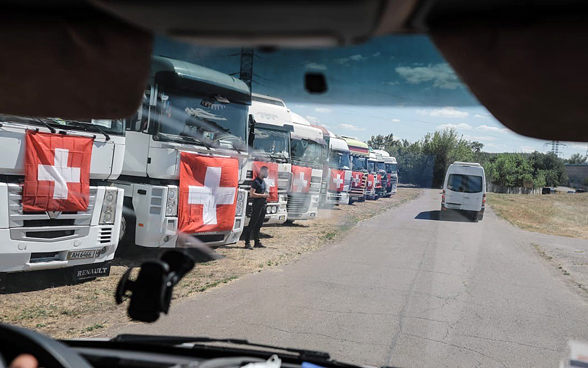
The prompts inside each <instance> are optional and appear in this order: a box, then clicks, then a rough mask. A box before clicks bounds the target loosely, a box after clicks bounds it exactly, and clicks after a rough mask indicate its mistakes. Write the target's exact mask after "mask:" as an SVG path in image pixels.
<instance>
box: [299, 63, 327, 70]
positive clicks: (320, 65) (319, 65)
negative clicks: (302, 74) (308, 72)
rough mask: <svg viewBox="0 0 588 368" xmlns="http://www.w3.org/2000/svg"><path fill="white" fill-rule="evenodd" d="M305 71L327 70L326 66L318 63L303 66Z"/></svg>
mask: <svg viewBox="0 0 588 368" xmlns="http://www.w3.org/2000/svg"><path fill="white" fill-rule="evenodd" d="M304 67H305V68H306V69H315V70H327V66H326V65H324V64H319V63H306V64H304Z"/></svg>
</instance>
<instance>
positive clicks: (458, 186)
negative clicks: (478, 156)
mask: <svg viewBox="0 0 588 368" xmlns="http://www.w3.org/2000/svg"><path fill="white" fill-rule="evenodd" d="M447 189H449V190H451V191H454V192H464V193H480V192H481V191H482V177H481V176H477V175H463V174H449V179H448V180H447Z"/></svg>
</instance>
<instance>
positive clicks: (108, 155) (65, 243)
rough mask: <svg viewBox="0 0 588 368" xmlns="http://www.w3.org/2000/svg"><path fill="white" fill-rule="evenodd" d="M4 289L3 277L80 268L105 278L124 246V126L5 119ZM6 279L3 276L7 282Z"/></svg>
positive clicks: (84, 274) (82, 274)
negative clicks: (117, 183) (120, 184)
mask: <svg viewBox="0 0 588 368" xmlns="http://www.w3.org/2000/svg"><path fill="white" fill-rule="evenodd" d="M0 123H1V126H2V129H1V130H0V144H1V145H2V147H3V154H2V156H0V168H1V169H2V177H1V180H0V207H1V208H3V209H4V212H3V215H2V216H0V237H1V240H0V287H1V286H2V280H4V279H5V277H3V274H5V273H14V272H20V271H33V270H41V269H57V268H65V267H74V269H73V270H72V276H73V279H74V280H80V279H85V278H93V277H96V276H106V275H108V273H109V270H110V264H109V261H110V260H112V259H113V257H114V253H115V251H116V247H117V244H118V239H119V230H120V219H121V214H122V203H123V202H122V200H123V193H122V191H121V190H119V189H118V188H116V187H112V186H109V184H108V183H107V182H106V180H109V179H115V178H117V177H118V175H119V174H120V172H121V169H122V163H123V156H124V151H125V136H124V133H125V130H124V125H123V124H124V123H123V122H122V121H119V120H117V121H110V120H91V121H71V120H62V119H56V118H24V117H15V116H7V115H2V116H0ZM4 276H5V275H4Z"/></svg>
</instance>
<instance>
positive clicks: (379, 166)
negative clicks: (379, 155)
mask: <svg viewBox="0 0 588 368" xmlns="http://www.w3.org/2000/svg"><path fill="white" fill-rule="evenodd" d="M376 169H378V171H380V170H382V171H386V163H384V162H376Z"/></svg>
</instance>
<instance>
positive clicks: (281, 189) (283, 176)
mask: <svg viewBox="0 0 588 368" xmlns="http://www.w3.org/2000/svg"><path fill="white" fill-rule="evenodd" d="M289 190H290V173H289V172H285V171H280V172H278V193H281V194H285V193H287V192H288V191H289Z"/></svg>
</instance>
